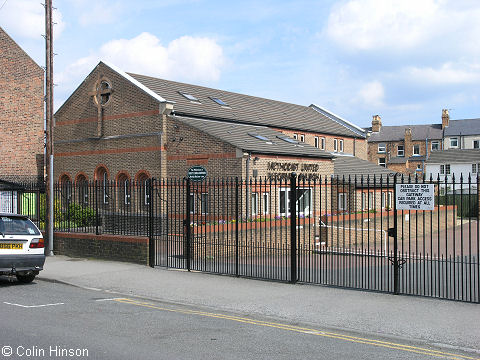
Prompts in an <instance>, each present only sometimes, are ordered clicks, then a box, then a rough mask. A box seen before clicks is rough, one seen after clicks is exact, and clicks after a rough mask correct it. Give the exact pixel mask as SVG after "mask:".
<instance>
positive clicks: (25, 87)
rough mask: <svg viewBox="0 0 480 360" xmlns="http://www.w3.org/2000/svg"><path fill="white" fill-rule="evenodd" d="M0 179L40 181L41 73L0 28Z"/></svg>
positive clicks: (41, 134)
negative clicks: (38, 179) (37, 179)
mask: <svg viewBox="0 0 480 360" xmlns="http://www.w3.org/2000/svg"><path fill="white" fill-rule="evenodd" d="M0 68H1V69H2V70H1V72H0V179H7V180H12V181H16V180H19V179H22V180H25V179H26V178H27V179H36V178H38V177H42V178H43V173H44V172H43V164H44V124H43V119H44V114H43V110H44V107H43V96H44V84H43V76H44V71H43V69H42V68H41V67H40V66H38V65H37V64H36V63H35V62H34V61H33V60H32V59H31V58H30V57H29V56H28V55H27V53H25V51H23V50H22V48H20V46H19V45H18V44H17V43H16V42H15V41H14V40H13V39H12V38H11V37H10V36H9V35H8V34H7V33H6V32H5V31H4V30H3V29H2V28H1V27H0Z"/></svg>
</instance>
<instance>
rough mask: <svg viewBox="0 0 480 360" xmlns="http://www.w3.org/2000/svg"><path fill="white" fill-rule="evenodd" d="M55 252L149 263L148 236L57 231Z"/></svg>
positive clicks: (54, 245) (74, 255) (54, 244)
mask: <svg viewBox="0 0 480 360" xmlns="http://www.w3.org/2000/svg"><path fill="white" fill-rule="evenodd" d="M53 247H54V249H53V250H54V253H55V254H58V255H67V256H73V257H91V258H97V259H106V260H115V261H125V262H132V263H136V264H143V265H148V237H143V236H142V237H141V236H123V235H95V234H81V233H64V232H55V234H54V243H53Z"/></svg>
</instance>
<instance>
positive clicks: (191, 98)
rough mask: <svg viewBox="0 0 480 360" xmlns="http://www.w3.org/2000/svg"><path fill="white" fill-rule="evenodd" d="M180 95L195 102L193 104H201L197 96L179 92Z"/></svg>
mask: <svg viewBox="0 0 480 360" xmlns="http://www.w3.org/2000/svg"><path fill="white" fill-rule="evenodd" d="M178 93H179V94H180V95H182V96H183V97H184V98H186V99H188V100H190V101H193V102H198V103H199V102H200V100H198V99H197V98H196V97H195V96H193V95H190V94H187V93H184V92H181V91H179V92H178Z"/></svg>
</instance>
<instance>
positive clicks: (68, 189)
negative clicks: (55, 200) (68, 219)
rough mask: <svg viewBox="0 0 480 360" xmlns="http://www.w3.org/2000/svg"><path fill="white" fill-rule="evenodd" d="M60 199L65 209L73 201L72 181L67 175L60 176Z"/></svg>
mask: <svg viewBox="0 0 480 360" xmlns="http://www.w3.org/2000/svg"><path fill="white" fill-rule="evenodd" d="M60 199H61V203H62V206H63V207H64V208H65V207H68V205H69V204H70V202H71V201H72V179H71V178H70V176H69V175H67V174H63V175H62V176H60Z"/></svg>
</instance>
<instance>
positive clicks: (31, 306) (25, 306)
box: [3, 301, 65, 308]
mask: <svg viewBox="0 0 480 360" xmlns="http://www.w3.org/2000/svg"><path fill="white" fill-rule="evenodd" d="M3 303H4V304H7V305H12V306H18V307H22V308H39V307H45V306H57V305H65V303H55V304H43V305H21V304H14V303H9V302H6V301H4V302H3Z"/></svg>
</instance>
